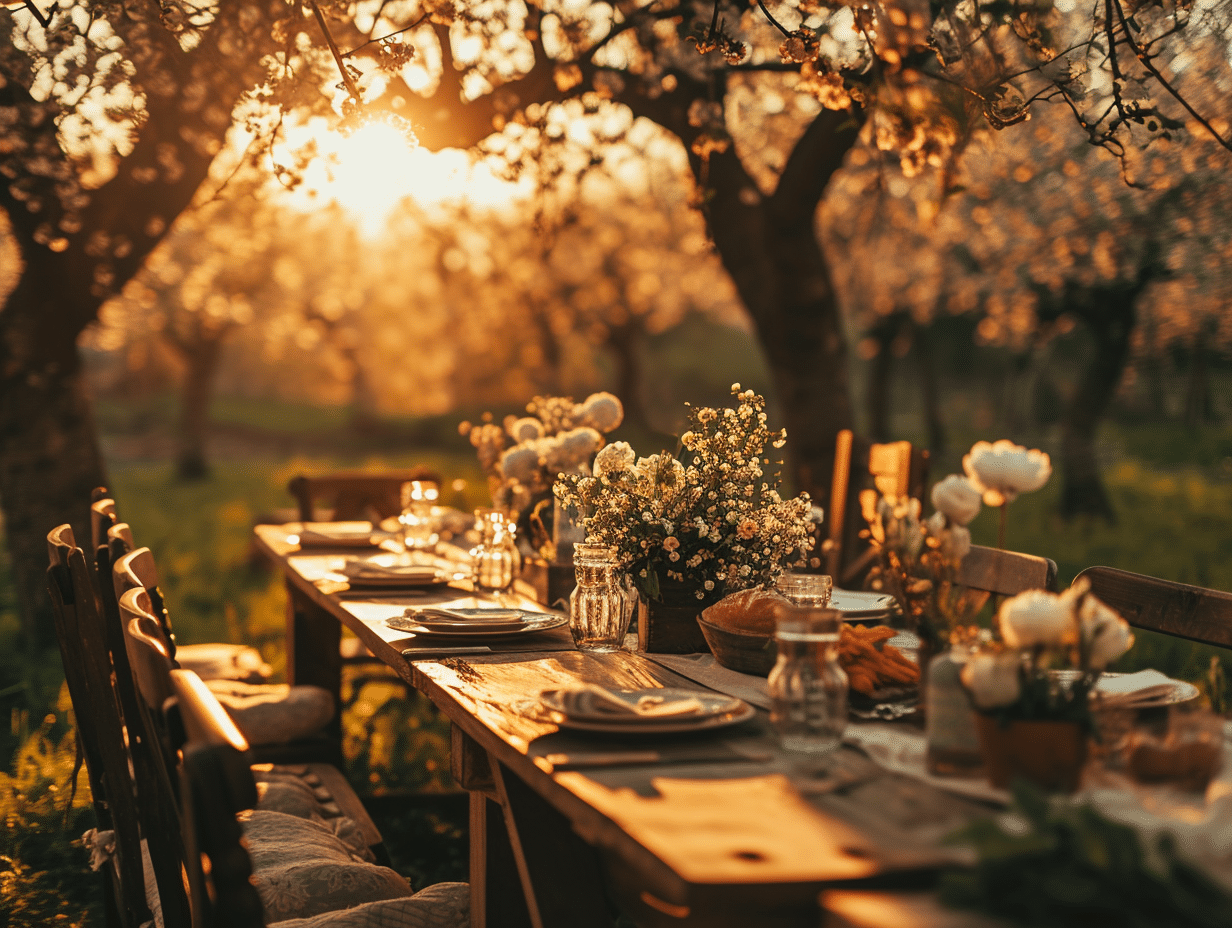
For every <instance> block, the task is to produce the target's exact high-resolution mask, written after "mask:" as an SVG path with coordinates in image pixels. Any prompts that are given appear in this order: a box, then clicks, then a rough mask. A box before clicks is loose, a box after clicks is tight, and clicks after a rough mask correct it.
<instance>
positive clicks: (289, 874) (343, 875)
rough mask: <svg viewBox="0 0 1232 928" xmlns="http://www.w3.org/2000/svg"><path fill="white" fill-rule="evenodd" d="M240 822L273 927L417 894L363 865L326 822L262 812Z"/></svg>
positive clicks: (388, 873) (400, 880)
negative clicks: (286, 921)
mask: <svg viewBox="0 0 1232 928" xmlns="http://www.w3.org/2000/svg"><path fill="white" fill-rule="evenodd" d="M239 819H240V823H241V826H242V827H243V829H244V838H245V840H246V843H247V845H248V855H249V857H250V858H251V859H252V870H253V874H252V883H253V885H254V886H255V887H256V888H257V892H258V894H259V895H260V896H261V904H262V906H263V907H264V909H265V920H266V922H267V923H269V922H276V921H283V920H285V919H291V918H308V917H310V916H313V915H319V914H321V913H322V912H330V911H334V910H336V909H346V908H351V907H352V906H357V905H361V904H362V903H365V902H377V901H380V900H384V899H397V898H401V897H405V896H410V895H411V886H410V884H409V883H407V881H406V880H405V879H403V878H402V877H401V876H399V875H398V874H397V873H395V872H394V871H393V870H390V869H389V868H388V867H378V866H377V865H375V864H371V863H368V862H367V861H365V860H363V858H362V857H361V856H360V855H359V854H358V853H356V852H355V851H354V849H352V848H350V847H348V846H347V845H346V844H345V843H344V842H343V841H342V840H340V839H339V838H338V836H337V835H335V834H334V832H333V831H332V830H331V829H330V828H329V827H328V826H326V825H324V824H322V823H320V822H315V821H312V820H311V819H303V818H296V817H295V816H292V815H286V814H284V813H281V812H266V811H262V810H254V811H251V812H246V813H242V814H241V815H240V816H239Z"/></svg>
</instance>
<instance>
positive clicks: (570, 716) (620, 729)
mask: <svg viewBox="0 0 1232 928" xmlns="http://www.w3.org/2000/svg"><path fill="white" fill-rule="evenodd" d="M540 700H541V701H542V702H543V705H544V706H545V707H546V708H547V709H548V714H549V715H550V716H551V719H552V721H553V722H555V723H556V724H557V725H559V726H560V727H561V728H571V729H575V730H577V731H596V732H607V733H609V734H628V735H666V734H680V733H684V732H692V731H705V730H707V729H711V728H723V727H725V726H727V725H736V724H739V723H740V722H744V721H747V720H748V719H750V718H752V717H753V715H754V714H755V711H754V709H753V707H752V706H750V705H749V704H748V703H747V702H744V701H743V700H741V699H736V698H735V697H734V696H726V695H724V694H723V693H714V692H708V691H697V690H682V689H670V688H658V689H635V690H625V689H607V688H604V687H599V686H593V685H591V686H579V687H572V688H570V689H562V690H548V691H546V692H544V693H543V694H542V695H541V696H540Z"/></svg>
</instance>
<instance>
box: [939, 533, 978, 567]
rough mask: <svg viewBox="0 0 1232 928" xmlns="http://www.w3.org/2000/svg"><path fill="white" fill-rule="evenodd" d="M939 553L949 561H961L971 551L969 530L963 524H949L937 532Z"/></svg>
mask: <svg viewBox="0 0 1232 928" xmlns="http://www.w3.org/2000/svg"><path fill="white" fill-rule="evenodd" d="M937 540H938V541H939V542H940V546H941V554H942V555H943V556H944V557H945V558H946V560H950V561H961V560H962V559H963V558H964V557H966V556H967V555H968V554H969V553H970V552H971V530H970V529H969V528H967V527H966V526H964V525H951V526H950V527H949V528H947V529H943V530H942V531H941V532H939V533H937Z"/></svg>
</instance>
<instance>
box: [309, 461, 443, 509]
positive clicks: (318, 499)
mask: <svg viewBox="0 0 1232 928" xmlns="http://www.w3.org/2000/svg"><path fill="white" fill-rule="evenodd" d="M412 480H419V481H421V482H425V483H433V484H435V485H436V486H437V487H438V488H439V487H440V484H441V475H440V474H439V473H437V472H436V471H434V470H431V469H429V468H427V467H412V468H409V469H406V470H393V471H376V472H368V471H340V472H337V473H332V474H320V475H317V476H311V477H310V476H307V475H305V474H301V475H299V476H298V477H293V478H292V479H291V482H290V483H288V484H287V491H288V492H289V493H290V494H291V495H292V496H294V497H295V502H296V504H297V505H298V506H299V518H300V521H301V522H317V521H334V522H344V521H348V520H351V519H367V520H370V521H372V522H380V521H381V520H382V519H387V518H389V517H390V516H397V515H400V514H401V513H402V485H403V484H404V483H410V482H411V481H412Z"/></svg>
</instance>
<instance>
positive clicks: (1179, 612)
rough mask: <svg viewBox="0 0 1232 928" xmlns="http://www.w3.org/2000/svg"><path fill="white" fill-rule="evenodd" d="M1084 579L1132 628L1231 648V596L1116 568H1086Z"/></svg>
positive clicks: (1218, 591) (1080, 576) (1080, 578)
mask: <svg viewBox="0 0 1232 928" xmlns="http://www.w3.org/2000/svg"><path fill="white" fill-rule="evenodd" d="M1082 579H1086V580H1087V581H1089V582H1090V584H1091V592H1092V593H1094V594H1095V596H1096V597H1097V598H1098V599H1100V600H1102V601H1103V602H1104V603H1107V604H1108V605H1109V606H1110V607H1112V608H1113V609H1115V610H1116V611H1117V612H1119V613H1120V614H1121V616H1122V617H1123V618H1124V619H1125V621H1126V622H1128V623H1129V624H1130V625H1132V626H1134V627H1135V628H1144V629H1147V630H1149V631H1153V632H1162V633H1163V634H1165V635H1172V636H1174V637H1177V638H1187V639H1189V640H1190V641H1197V642H1201V643H1202V644H1212V645H1217V646H1219V647H1221V648H1232V593H1225V592H1223V591H1222V590H1211V589H1207V588H1206V587H1201V586H1193V585H1192V584H1189V583H1177V582H1175V581H1173V580H1161V579H1159V578H1158V577H1150V576H1147V575H1146V574H1135V573H1130V572H1129V571H1128V570H1118V569H1117V568H1115V567H1088V568H1087V569H1086V570H1084V571H1083V572H1082V573H1080V574H1079V575H1078V576H1077V577H1075V578H1074V582H1075V583H1077V582H1078V581H1079V580H1082Z"/></svg>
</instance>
